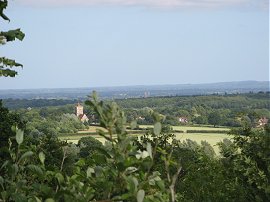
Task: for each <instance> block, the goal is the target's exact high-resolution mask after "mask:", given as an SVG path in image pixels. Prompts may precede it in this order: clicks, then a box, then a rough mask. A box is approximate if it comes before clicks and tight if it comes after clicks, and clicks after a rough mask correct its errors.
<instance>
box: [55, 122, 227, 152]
mask: <svg viewBox="0 0 270 202" xmlns="http://www.w3.org/2000/svg"><path fill="white" fill-rule="evenodd" d="M149 127H153V126H146V125H143V126H140V128H149ZM96 129H101V128H100V127H97V126H90V127H89V129H88V130H85V131H80V132H78V133H77V134H74V135H66V136H65V135H63V136H61V137H59V138H60V139H61V140H65V141H67V142H72V143H75V144H77V143H78V141H79V140H80V139H81V138H82V137H89V136H91V137H94V138H96V139H98V140H99V141H100V142H102V143H104V142H105V139H104V138H103V137H101V136H99V135H96V134H91V135H89V134H88V135H87V134H86V133H93V132H95V131H96ZM173 130H181V131H184V133H177V132H176V133H175V135H176V139H178V140H181V141H184V140H186V139H190V140H193V141H196V142H197V143H200V142H201V141H207V142H208V143H209V144H211V145H212V146H213V147H214V149H215V151H216V152H218V147H217V146H216V144H217V143H218V142H220V141H222V140H223V139H225V138H228V139H230V138H231V136H229V135H227V134H220V133H186V131H187V130H213V131H218V130H222V131H224V130H227V131H229V128H214V127H202V126H200V127H199V126H195V127H193V126H173ZM142 133H143V131H142ZM130 135H132V134H130ZM133 135H134V136H140V135H139V134H133Z"/></svg>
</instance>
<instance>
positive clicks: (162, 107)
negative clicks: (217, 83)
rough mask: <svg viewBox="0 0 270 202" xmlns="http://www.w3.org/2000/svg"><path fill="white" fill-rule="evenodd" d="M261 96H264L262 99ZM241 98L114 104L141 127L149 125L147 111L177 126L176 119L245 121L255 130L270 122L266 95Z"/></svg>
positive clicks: (161, 99) (234, 123)
mask: <svg viewBox="0 0 270 202" xmlns="http://www.w3.org/2000/svg"><path fill="white" fill-rule="evenodd" d="M262 95H264V96H262ZM266 95H267V94H265V93H263V94H262V93H259V94H243V95H227V96H216V95H208V96H188V97H184V96H181V97H155V98H147V99H127V100H116V102H117V103H118V104H119V105H120V106H121V107H123V108H124V110H125V112H126V114H127V117H128V119H129V120H131V119H135V118H138V117H143V119H141V118H140V119H138V121H139V122H140V123H141V124H152V123H153V121H152V120H151V118H150V116H149V113H148V111H149V108H152V109H154V110H156V111H158V112H159V113H162V114H164V115H165V116H166V123H167V124H171V125H179V124H181V122H179V117H185V118H187V120H188V123H189V124H211V125H223V126H230V127H234V126H240V125H241V124H242V122H243V120H245V122H247V123H249V124H250V125H251V126H256V125H257V124H258V120H259V119H260V118H262V117H266V118H270V111H269V107H270V101H269V95H268V96H266Z"/></svg>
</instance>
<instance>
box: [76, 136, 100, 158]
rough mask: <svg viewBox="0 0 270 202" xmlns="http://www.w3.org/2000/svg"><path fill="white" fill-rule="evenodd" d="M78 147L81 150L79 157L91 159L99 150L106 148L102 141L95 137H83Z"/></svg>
mask: <svg viewBox="0 0 270 202" xmlns="http://www.w3.org/2000/svg"><path fill="white" fill-rule="evenodd" d="M78 147H79V148H80V152H79V156H80V157H81V158H87V157H90V158H91V156H92V155H93V154H94V153H97V152H98V151H99V149H104V146H103V145H102V143H101V142H100V141H98V140H97V139H96V138H94V137H83V138H81V139H80V140H79V142H78Z"/></svg>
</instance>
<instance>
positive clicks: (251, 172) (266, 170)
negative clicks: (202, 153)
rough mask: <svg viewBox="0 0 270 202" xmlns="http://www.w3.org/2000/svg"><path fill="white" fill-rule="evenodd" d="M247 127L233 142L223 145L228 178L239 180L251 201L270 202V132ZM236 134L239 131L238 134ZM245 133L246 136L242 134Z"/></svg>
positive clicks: (266, 129) (267, 129)
mask: <svg viewBox="0 0 270 202" xmlns="http://www.w3.org/2000/svg"><path fill="white" fill-rule="evenodd" d="M268 127H269V126H266V128H265V129H264V130H262V129H261V130H259V131H257V130H251V129H249V128H244V129H243V130H239V131H238V135H237V136H235V137H234V142H233V143H229V144H228V143H227V144H224V143H223V144H221V148H222V150H221V152H222V154H223V156H224V159H223V162H224V166H226V167H227V170H226V171H227V172H228V175H229V176H231V177H234V178H235V179H238V180H239V184H241V186H242V187H243V188H244V189H245V190H246V199H247V200H249V201H269V200H270V146H269V145H270V133H269V128H268ZM235 132H236V131H235ZM239 134H243V135H241V136H240V135H239Z"/></svg>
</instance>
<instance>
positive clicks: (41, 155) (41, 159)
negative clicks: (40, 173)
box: [38, 152, 45, 165]
mask: <svg viewBox="0 0 270 202" xmlns="http://www.w3.org/2000/svg"><path fill="white" fill-rule="evenodd" d="M38 158H39V160H40V162H41V163H42V165H44V161H45V154H44V153H43V152H39V154H38Z"/></svg>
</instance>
